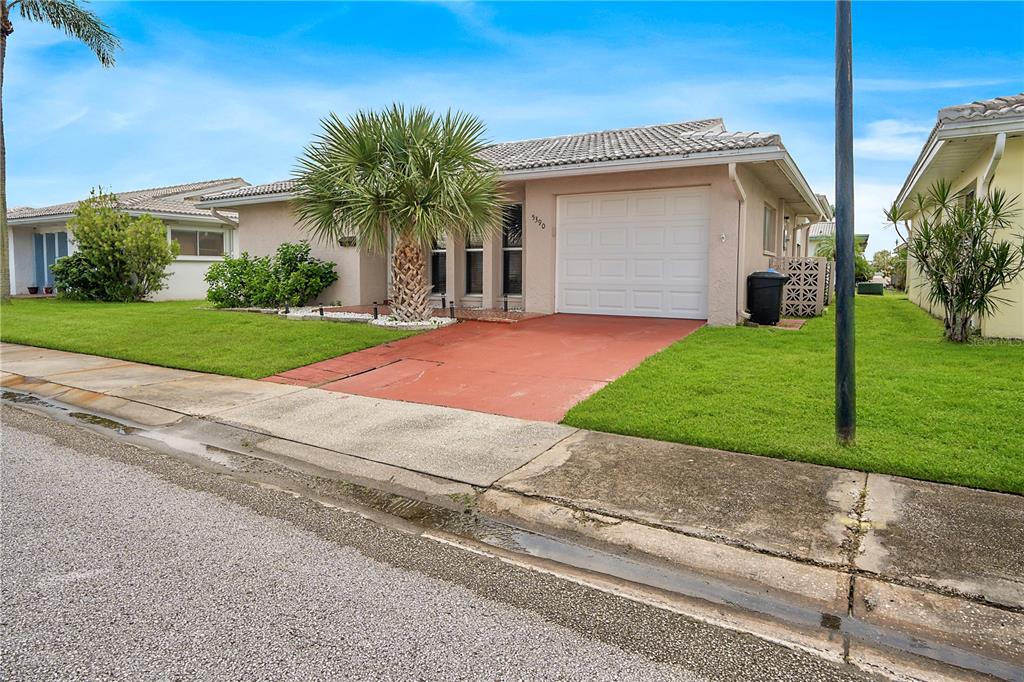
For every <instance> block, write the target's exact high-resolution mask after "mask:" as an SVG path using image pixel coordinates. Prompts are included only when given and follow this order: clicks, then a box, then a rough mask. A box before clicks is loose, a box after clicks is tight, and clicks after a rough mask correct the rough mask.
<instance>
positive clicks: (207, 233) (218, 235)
mask: <svg viewBox="0 0 1024 682" xmlns="http://www.w3.org/2000/svg"><path fill="white" fill-rule="evenodd" d="M170 240H171V241H172V242H178V246H179V247H180V248H181V250H180V251H179V252H178V255H179V256H209V257H213V256H218V257H219V256H223V255H224V254H225V253H227V250H228V249H227V233H226V232H221V231H214V230H188V229H179V228H174V229H172V230H171V233H170Z"/></svg>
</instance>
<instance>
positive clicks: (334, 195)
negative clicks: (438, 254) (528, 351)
mask: <svg viewBox="0 0 1024 682" xmlns="http://www.w3.org/2000/svg"><path fill="white" fill-rule="evenodd" d="M321 124H322V126H323V130H322V132H321V133H320V134H319V135H317V136H316V138H315V139H314V141H313V143H312V144H311V145H310V146H309V147H307V148H306V150H305V152H304V154H303V156H302V157H301V158H300V159H299V163H298V168H297V170H296V176H295V177H296V180H297V188H296V191H295V200H294V208H295V212H296V215H297V216H298V218H299V222H300V224H302V225H303V226H304V227H305V228H306V229H307V230H308V231H309V232H311V233H312V234H313V235H315V236H316V237H317V238H319V239H320V240H321V241H323V242H325V243H335V244H336V243H337V241H338V239H339V238H341V237H343V236H350V235H354V236H355V238H356V243H357V245H358V246H359V247H360V248H363V249H366V250H369V251H373V252H376V253H384V254H386V253H387V252H388V250H389V249H392V248H393V251H392V267H391V309H392V315H393V316H394V318H395V319H397V320H400V321H403V322H421V321H425V320H429V319H430V312H431V306H430V300H429V295H430V285H429V284H428V282H427V278H426V261H425V255H424V254H425V252H426V250H427V249H429V248H430V247H431V245H432V244H434V243H435V242H436V241H437V240H442V239H443V238H444V237H445V236H446V235H455V236H462V237H465V236H469V235H474V236H477V235H479V236H483V235H485V234H489V233H491V232H493V231H495V230H497V229H499V228H500V225H501V216H502V201H503V197H502V191H501V183H500V181H499V179H498V172H497V170H496V169H495V168H494V166H492V165H491V164H490V163H488V162H487V161H485V160H483V159H482V158H481V157H480V152H481V150H482V149H483V148H484V146H485V143H484V141H483V134H484V126H483V123H481V122H480V120H479V119H477V118H476V117H474V116H471V115H469V114H465V113H462V112H451V111H449V112H448V113H446V114H444V115H443V116H438V115H435V114H433V113H432V112H430V111H428V110H427V109H424V108H422V107H417V108H415V109H411V110H406V109H405V108H404V107H403V106H401V105H399V104H394V105H392V106H391V107H390V108H389V109H386V110H384V111H380V112H359V113H357V114H355V115H354V116H352V117H351V118H349V119H348V121H342V120H341V119H340V118H338V117H337V116H336V115H335V114H331V115H330V116H328V117H327V118H325V119H324V120H323V121H322V122H321Z"/></svg>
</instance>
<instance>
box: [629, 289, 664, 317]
mask: <svg viewBox="0 0 1024 682" xmlns="http://www.w3.org/2000/svg"><path fill="white" fill-rule="evenodd" d="M664 299H665V292H663V291H661V290H660V289H634V290H633V309H634V310H636V311H638V312H647V313H650V314H652V315H655V314H657V313H660V312H661V311H662V310H664V308H665V300H664Z"/></svg>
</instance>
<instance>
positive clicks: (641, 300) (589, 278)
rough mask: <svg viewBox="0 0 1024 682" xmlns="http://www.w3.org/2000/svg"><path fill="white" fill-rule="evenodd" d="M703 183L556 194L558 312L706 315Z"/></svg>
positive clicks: (706, 212) (707, 217) (706, 201)
mask: <svg viewBox="0 0 1024 682" xmlns="http://www.w3.org/2000/svg"><path fill="white" fill-rule="evenodd" d="M708 204H709V199H708V189H707V188H687V189H671V190H652V191H645V192H611V193H608V194H581V195H573V196H563V197H559V200H558V223H557V228H556V229H557V230H558V253H557V258H558V264H557V274H556V277H557V290H558V304H557V306H558V311H559V312H562V313H586V314H591V315H637V316H645V317H682V318H692V319H701V320H702V319H706V318H707V311H708V308H707V306H708V291H707V289H708V284H707V283H708V272H707V270H708V268H707V263H708V229H709V225H710V220H711V219H710V211H709V207H708Z"/></svg>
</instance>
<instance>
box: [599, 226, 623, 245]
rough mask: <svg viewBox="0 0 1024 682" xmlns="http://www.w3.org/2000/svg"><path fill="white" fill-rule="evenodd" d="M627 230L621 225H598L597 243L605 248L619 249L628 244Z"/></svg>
mask: <svg viewBox="0 0 1024 682" xmlns="http://www.w3.org/2000/svg"><path fill="white" fill-rule="evenodd" d="M628 232H629V231H628V230H627V229H626V227H625V226H623V225H615V226H613V227H600V228H598V230H597V235H598V237H597V244H598V246H601V247H605V248H616V249H621V248H623V247H625V246H626V245H627V244H628V240H629V235H628Z"/></svg>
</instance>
